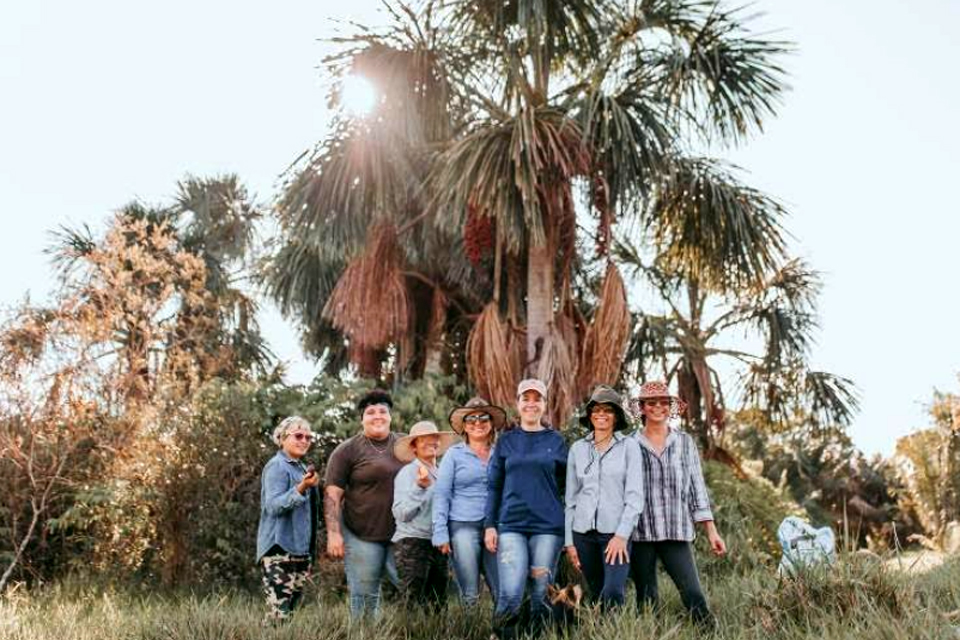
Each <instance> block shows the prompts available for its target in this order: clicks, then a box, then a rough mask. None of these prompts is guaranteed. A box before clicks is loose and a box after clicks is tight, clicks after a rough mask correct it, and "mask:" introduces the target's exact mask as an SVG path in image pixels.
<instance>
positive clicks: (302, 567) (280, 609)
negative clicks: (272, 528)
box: [260, 554, 310, 623]
mask: <svg viewBox="0 0 960 640" xmlns="http://www.w3.org/2000/svg"><path fill="white" fill-rule="evenodd" d="M260 567H261V569H262V570H263V591H264V593H265V594H266V596H267V615H266V619H265V622H271V623H275V622H283V621H284V620H286V619H287V618H288V617H290V614H291V613H292V612H293V610H294V608H296V606H297V604H298V603H299V602H300V598H301V597H303V587H304V584H305V583H306V581H307V577H308V576H309V575H310V559H309V558H306V557H303V556H291V555H289V554H278V555H269V556H264V557H263V559H262V560H261V561H260Z"/></svg>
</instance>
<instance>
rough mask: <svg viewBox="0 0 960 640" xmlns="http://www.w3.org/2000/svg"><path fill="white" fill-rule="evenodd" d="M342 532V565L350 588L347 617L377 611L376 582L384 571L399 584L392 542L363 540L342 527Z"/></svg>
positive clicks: (358, 616)
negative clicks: (348, 614) (348, 613)
mask: <svg viewBox="0 0 960 640" xmlns="http://www.w3.org/2000/svg"><path fill="white" fill-rule="evenodd" d="M341 530H342V531H343V546H344V551H345V553H344V558H343V568H344V571H345V572H346V574H347V588H348V589H349V590H350V616H351V617H352V618H360V617H362V616H364V615H365V614H368V613H369V614H370V615H372V616H377V615H379V614H380V582H381V581H382V580H383V576H384V573H386V575H387V578H389V579H390V582H392V583H394V584H395V585H399V584H400V579H399V578H398V577H397V565H396V563H395V562H394V559H393V548H392V547H393V545H391V544H390V543H389V542H367V541H366V540H361V539H360V538H358V537H357V535H356V534H355V533H353V532H352V531H350V529H348V528H347V527H346V526H341Z"/></svg>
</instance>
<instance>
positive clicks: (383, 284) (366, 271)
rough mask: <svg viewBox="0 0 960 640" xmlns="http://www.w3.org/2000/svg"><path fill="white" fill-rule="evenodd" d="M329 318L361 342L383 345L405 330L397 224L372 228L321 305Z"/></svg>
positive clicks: (406, 311) (404, 293)
mask: <svg viewBox="0 0 960 640" xmlns="http://www.w3.org/2000/svg"><path fill="white" fill-rule="evenodd" d="M323 317H324V318H325V319H326V320H328V321H330V323H331V324H332V325H333V327H334V328H336V329H339V330H340V331H342V332H343V333H344V335H346V336H347V337H348V338H350V340H351V341H352V342H353V343H355V344H356V345H357V346H358V347H361V348H365V349H380V348H383V347H386V346H387V345H388V344H390V343H391V342H394V341H396V340H398V339H400V338H401V337H402V336H403V335H404V334H405V333H406V331H407V328H408V326H409V320H410V303H409V300H408V294H407V286H406V282H405V280H404V276H403V271H402V263H401V253H400V249H399V247H398V245H397V237H396V230H395V229H394V228H393V227H392V226H391V225H389V224H381V225H379V226H378V227H376V228H375V229H373V230H371V236H370V238H369V240H368V244H367V248H366V249H365V251H364V252H363V253H362V254H360V255H359V256H358V257H356V258H355V259H354V260H353V261H352V262H350V264H348V265H347V268H346V269H345V270H344V271H343V273H342V274H341V275H340V279H339V280H338V281H337V285H336V286H335V287H334V289H333V291H332V292H331V293H330V297H329V298H328V299H327V303H326V305H325V306H324V308H323Z"/></svg>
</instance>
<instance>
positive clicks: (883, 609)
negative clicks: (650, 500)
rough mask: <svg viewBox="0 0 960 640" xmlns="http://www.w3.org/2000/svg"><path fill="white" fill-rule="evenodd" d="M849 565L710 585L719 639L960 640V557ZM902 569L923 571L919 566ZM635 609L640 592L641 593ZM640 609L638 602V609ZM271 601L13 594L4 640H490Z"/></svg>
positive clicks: (1, 622)
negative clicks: (268, 616)
mask: <svg viewBox="0 0 960 640" xmlns="http://www.w3.org/2000/svg"><path fill="white" fill-rule="evenodd" d="M897 564H899V563H890V562H887V563H879V562H877V561H876V560H875V559H871V558H869V557H863V556H857V555H852V556H846V557H845V558H843V559H842V560H841V562H840V563H838V565H837V566H835V567H833V568H832V569H831V570H830V571H828V572H822V573H818V574H811V575H808V576H805V577H804V578H803V579H802V580H783V581H781V580H778V579H777V577H776V575H775V573H774V572H773V571H766V570H763V571H761V570H758V571H754V572H752V573H749V574H747V575H726V576H709V575H708V576H705V577H704V582H705V586H706V589H707V593H708V597H709V598H710V602H711V605H712V607H713V609H714V610H715V612H716V613H717V616H718V618H719V622H720V628H719V630H718V632H717V635H716V636H715V637H718V638H729V639H741V638H743V639H747V638H750V639H757V640H775V639H780V638H782V639H791V640H792V639H801V638H807V639H816V640H828V639H829V640H834V639H837V640H840V639H847V638H849V639H850V640H853V639H857V640H862V639H871V640H873V639H886V638H889V639H890V640H894V639H897V640H900V639H903V638H929V639H931V640H933V639H936V640H945V639H948V638H960V560H953V561H949V562H945V563H943V564H941V565H939V566H936V567H934V568H932V569H929V570H925V571H922V572H917V571H916V570H914V572H908V571H905V570H901V569H897V568H896V565H897ZM901 566H914V567H916V566H918V565H917V564H916V563H914V562H912V561H908V562H906V563H903V564H902V565H901ZM661 592H662V594H663V598H664V602H663V611H661V612H659V614H657V615H650V614H646V615H642V616H638V615H636V614H634V613H633V607H632V606H630V607H628V608H626V609H625V610H624V611H623V612H622V613H619V614H617V615H606V616H603V615H599V614H597V613H596V612H593V611H589V610H587V611H584V612H583V614H582V615H581V620H580V624H579V625H578V626H577V627H576V628H568V629H566V630H565V631H560V630H555V631H552V632H551V633H549V634H548V635H547V636H545V637H546V638H547V639H549V640H552V639H555V638H556V639H559V638H570V639H583V640H601V639H603V640H611V639H613V638H631V639H638V640H639V639H642V638H656V639H658V640H668V639H669V640H682V639H684V638H696V637H698V636H697V632H696V629H695V628H694V627H693V626H692V625H690V624H689V623H687V622H686V621H685V620H684V618H683V616H682V615H681V608H680V604H679V601H678V600H677V598H676V594H675V592H674V590H673V588H672V586H671V585H670V584H669V583H668V582H664V583H663V584H662V588H661ZM631 600H632V593H631ZM631 604H632V603H631ZM262 614H263V605H262V602H261V601H260V600H259V599H258V598H257V597H255V596H252V595H248V594H242V593H222V594H212V595H205V596H199V595H192V594H180V595H172V594H167V595H163V594H157V593H152V592H149V591H143V590H140V591H137V592H131V591H122V590H117V589H115V588H108V589H102V588H93V587H91V586H89V585H86V586H84V585H82V584H79V583H77V582H74V583H71V584H70V585H62V586H57V587H47V588H45V589H41V590H38V591H35V592H26V591H23V590H20V591H17V590H15V591H13V592H12V593H8V594H7V595H6V596H5V597H4V599H3V600H2V601H0V638H2V639H3V640H8V639H9V640H74V639H76V640H133V639H137V640H140V639H144V640H181V639H182V640H248V639H250V640H253V639H258V640H259V639H261V638H263V639H266V640H271V639H278V640H279V639H281V638H289V639H291V640H301V639H302V640H327V639H330V640H333V639H336V638H356V639H363V638H369V639H371V640H373V639H377V640H391V639H401V638H403V639H421V638H438V639H443V640H456V639H460V638H463V639H466V640H487V638H489V635H490V615H489V609H488V608H487V607H482V608H481V609H479V610H477V611H474V612H464V611H462V610H461V609H460V608H459V607H457V606H452V607H451V608H450V609H449V610H448V612H447V613H446V615H440V616H424V615H420V614H417V613H411V612H406V611H402V610H400V609H399V608H398V607H396V606H392V605H388V606H387V607H386V610H385V614H384V616H383V618H382V619H381V620H380V621H379V622H378V623H377V624H374V625H368V626H355V627H353V628H351V627H350V625H349V623H348V616H347V610H346V606H345V605H344V603H343V602H342V601H328V600H324V599H321V598H319V597H318V594H316V593H314V594H312V597H311V598H310V602H309V604H307V605H306V606H305V607H303V608H302V609H301V610H299V611H298V612H297V615H296V616H295V618H294V620H293V621H292V622H291V623H290V624H288V625H286V626H284V627H282V628H280V629H263V628H262V627H261V626H260V620H261V617H262ZM954 625H957V626H954Z"/></svg>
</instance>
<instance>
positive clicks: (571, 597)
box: [547, 584, 583, 626]
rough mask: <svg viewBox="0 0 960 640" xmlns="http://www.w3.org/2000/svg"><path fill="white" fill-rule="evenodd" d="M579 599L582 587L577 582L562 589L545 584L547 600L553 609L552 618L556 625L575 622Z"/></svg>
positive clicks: (578, 610)
mask: <svg viewBox="0 0 960 640" xmlns="http://www.w3.org/2000/svg"><path fill="white" fill-rule="evenodd" d="M581 601H583V588H582V587H581V586H580V585H578V584H568V585H567V586H565V587H563V588H562V589H558V588H557V587H555V586H553V585H552V584H549V585H547V602H549V603H550V607H551V608H552V609H553V620H554V622H555V623H556V624H558V625H563V626H567V625H569V624H576V622H577V617H578V615H579V614H580V602H581Z"/></svg>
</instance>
